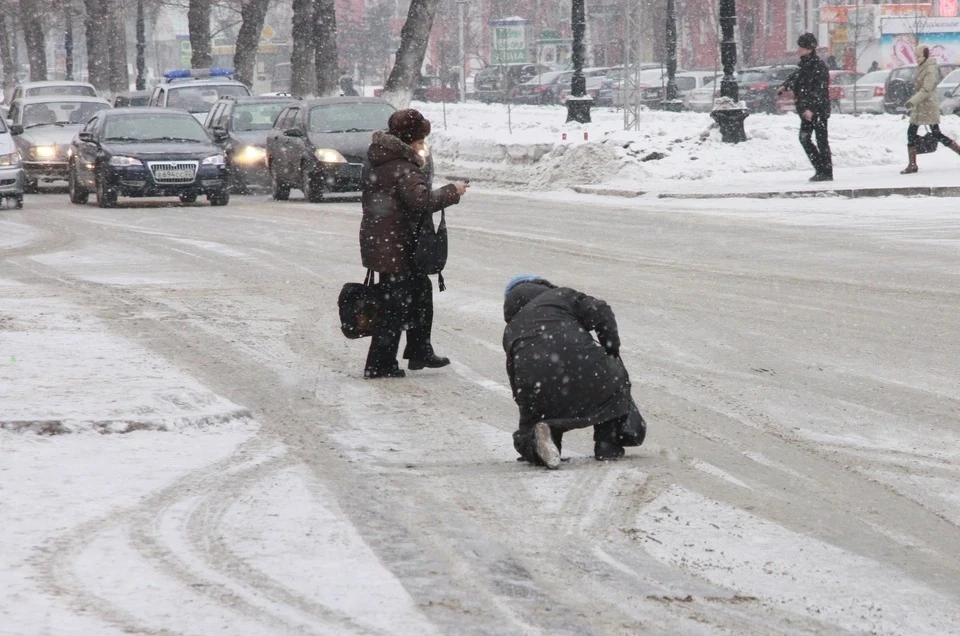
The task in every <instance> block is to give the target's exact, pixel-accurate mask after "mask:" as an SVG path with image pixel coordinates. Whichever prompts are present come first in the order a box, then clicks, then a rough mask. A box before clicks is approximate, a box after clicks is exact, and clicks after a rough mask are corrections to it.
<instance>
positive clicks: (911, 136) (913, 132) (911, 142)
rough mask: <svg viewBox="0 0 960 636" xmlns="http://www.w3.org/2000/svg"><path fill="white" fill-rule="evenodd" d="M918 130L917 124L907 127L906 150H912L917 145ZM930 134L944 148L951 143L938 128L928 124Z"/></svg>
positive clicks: (935, 125)
mask: <svg viewBox="0 0 960 636" xmlns="http://www.w3.org/2000/svg"><path fill="white" fill-rule="evenodd" d="M919 130H920V126H919V125H918V124H910V125H909V126H907V148H913V147H914V146H916V145H917V137H919V135H918V134H917V132H918V131H919ZM930 134H931V135H933V136H934V137H936V138H937V141H939V142H940V143H942V144H943V145H944V146H949V145H950V144H952V143H953V140H952V139H950V138H949V137H947V136H946V135H944V134H943V133H942V132H940V126H938V125H937V124H930Z"/></svg>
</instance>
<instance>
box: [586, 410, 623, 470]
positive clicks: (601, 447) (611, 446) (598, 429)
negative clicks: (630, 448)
mask: <svg viewBox="0 0 960 636" xmlns="http://www.w3.org/2000/svg"><path fill="white" fill-rule="evenodd" d="M618 421H619V418H618V419H616V420H611V421H609V422H604V423H603V424H597V425H596V426H594V427H593V442H594V444H593V456H594V458H595V459H596V460H597V461H601V462H602V461H607V460H611V459H620V458H621V457H623V455H624V452H625V451H624V450H623V446H621V445H620V444H619V442H618V440H617V423H618Z"/></svg>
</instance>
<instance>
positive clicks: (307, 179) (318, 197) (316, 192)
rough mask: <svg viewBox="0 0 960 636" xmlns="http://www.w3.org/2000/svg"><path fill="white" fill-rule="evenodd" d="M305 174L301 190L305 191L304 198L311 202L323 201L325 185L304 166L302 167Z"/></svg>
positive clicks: (302, 172)
mask: <svg viewBox="0 0 960 636" xmlns="http://www.w3.org/2000/svg"><path fill="white" fill-rule="evenodd" d="M300 173H301V174H302V175H303V183H302V184H301V185H300V190H301V191H302V192H303V198H304V199H306V200H307V201H309V202H310V203H320V202H321V201H323V187H322V186H321V185H320V184H319V183H318V179H317V177H316V176H314V175H313V174H312V173H310V171H309V170H307V167H306V166H304V167H303V168H301V169H300Z"/></svg>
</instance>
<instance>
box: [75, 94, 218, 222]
mask: <svg viewBox="0 0 960 636" xmlns="http://www.w3.org/2000/svg"><path fill="white" fill-rule="evenodd" d="M68 180H69V182H70V201H71V202H72V203H78V204H83V203H86V202H87V197H88V196H89V195H90V193H91V192H94V193H96V195H97V203H98V204H99V205H100V207H101V208H107V207H113V206H114V205H116V203H117V197H118V196H121V195H122V196H128V197H166V196H177V197H180V201H182V202H183V203H193V202H194V201H196V200H197V197H198V196H199V195H201V194H205V195H206V196H207V200H208V201H210V204H211V205H226V204H227V203H228V202H229V201H230V192H229V190H228V189H227V164H226V159H225V158H224V156H223V152H222V151H221V150H220V148H218V147H217V146H216V145H215V144H214V140H213V139H212V138H211V137H210V135H209V134H208V133H207V131H206V130H204V128H203V126H201V125H200V122H198V121H197V120H196V119H194V117H193V116H192V115H191V114H190V113H188V112H187V111H185V110H179V109H173V108H168V109H164V110H159V109H156V108H116V109H112V110H103V111H100V112H99V113H97V114H96V115H95V116H94V117H93V118H92V119H90V121H88V122H87V123H86V125H85V126H84V127H83V129H82V130H81V131H80V133H79V134H78V135H77V136H76V137H75V138H74V140H73V144H72V146H71V148H70V165H69V174H68Z"/></svg>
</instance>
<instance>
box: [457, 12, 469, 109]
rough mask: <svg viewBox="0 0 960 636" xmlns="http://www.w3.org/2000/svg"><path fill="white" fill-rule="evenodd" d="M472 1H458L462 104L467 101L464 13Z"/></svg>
mask: <svg viewBox="0 0 960 636" xmlns="http://www.w3.org/2000/svg"><path fill="white" fill-rule="evenodd" d="M468 2H470V0H457V5H459V7H460V73H459V75H460V82H459V84H460V103H461V104H463V103H465V102H466V101H467V56H466V53H465V52H464V50H463V22H464V15H463V14H464V12H465V11H466V9H467V3H468Z"/></svg>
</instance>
